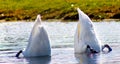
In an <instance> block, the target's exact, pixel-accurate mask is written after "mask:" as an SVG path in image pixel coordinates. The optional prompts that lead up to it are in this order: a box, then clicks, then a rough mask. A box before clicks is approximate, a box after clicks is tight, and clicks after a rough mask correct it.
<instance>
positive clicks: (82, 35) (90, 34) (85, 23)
mask: <svg viewBox="0 0 120 64" xmlns="http://www.w3.org/2000/svg"><path fill="white" fill-rule="evenodd" d="M77 11H78V15H79V21H78V24H77V29H76V32H75V35H74V51H75V53H85V52H88V51H90V52H93V53H98V52H100V51H101V50H102V49H103V48H105V47H107V48H108V49H109V51H111V50H112V49H111V48H110V46H109V45H107V44H106V45H104V46H103V47H101V42H100V41H99V39H98V37H97V36H96V32H95V29H94V25H93V23H92V20H91V19H90V18H89V17H88V16H87V15H86V14H85V13H84V12H83V11H81V10H80V9H79V8H77ZM88 48H89V50H88Z"/></svg>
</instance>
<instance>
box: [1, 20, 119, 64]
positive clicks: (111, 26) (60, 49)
mask: <svg viewBox="0 0 120 64" xmlns="http://www.w3.org/2000/svg"><path fill="white" fill-rule="evenodd" d="M57 21H58V20H57ZM33 24H34V22H2V23H0V64H120V50H119V48H120V22H94V25H95V29H96V32H97V35H98V37H99V39H100V40H101V42H102V44H105V43H107V44H109V45H110V46H111V47H112V49H113V51H112V52H110V53H101V54H96V55H90V54H78V55H77V54H74V49H73V44H74V33H75V29H76V25H77V22H59V21H58V22H47V21H46V22H43V25H44V26H45V28H46V30H47V32H48V35H49V37H50V41H51V43H50V44H51V47H52V55H51V57H37V58H23V57H21V58H16V57H15V54H16V53H17V52H18V51H19V50H22V49H24V48H25V47H26V45H27V43H28V38H29V35H30V32H31V29H32V27H33Z"/></svg>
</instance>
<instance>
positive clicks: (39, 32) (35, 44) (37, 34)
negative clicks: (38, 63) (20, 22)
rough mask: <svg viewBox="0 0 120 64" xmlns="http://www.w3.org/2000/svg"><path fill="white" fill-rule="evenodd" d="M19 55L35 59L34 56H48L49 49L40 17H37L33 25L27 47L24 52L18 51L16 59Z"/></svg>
mask: <svg viewBox="0 0 120 64" xmlns="http://www.w3.org/2000/svg"><path fill="white" fill-rule="evenodd" d="M20 53H22V54H23V56H24V57H36V56H50V55H51V47H50V41H49V37H48V34H47V32H46V30H45V28H44V26H43V25H42V22H41V16H40V15H37V18H36V20H35V24H34V26H33V29H32V32H31V34H30V37H29V40H28V45H27V47H26V48H25V50H23V51H22V50H20V51H19V52H18V53H17V54H16V57H19V55H20Z"/></svg>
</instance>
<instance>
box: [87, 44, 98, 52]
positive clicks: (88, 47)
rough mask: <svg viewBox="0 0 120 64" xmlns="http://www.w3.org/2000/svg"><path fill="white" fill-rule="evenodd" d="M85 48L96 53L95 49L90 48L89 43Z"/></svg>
mask: <svg viewBox="0 0 120 64" xmlns="http://www.w3.org/2000/svg"><path fill="white" fill-rule="evenodd" d="M87 49H89V50H90V52H91V53H98V52H97V51H95V50H94V49H92V48H91V47H90V46H89V45H87Z"/></svg>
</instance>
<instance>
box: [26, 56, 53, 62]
mask: <svg viewBox="0 0 120 64" xmlns="http://www.w3.org/2000/svg"><path fill="white" fill-rule="evenodd" d="M26 59H27V61H28V64H50V61H51V57H50V56H43V57H30V58H26Z"/></svg>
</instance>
